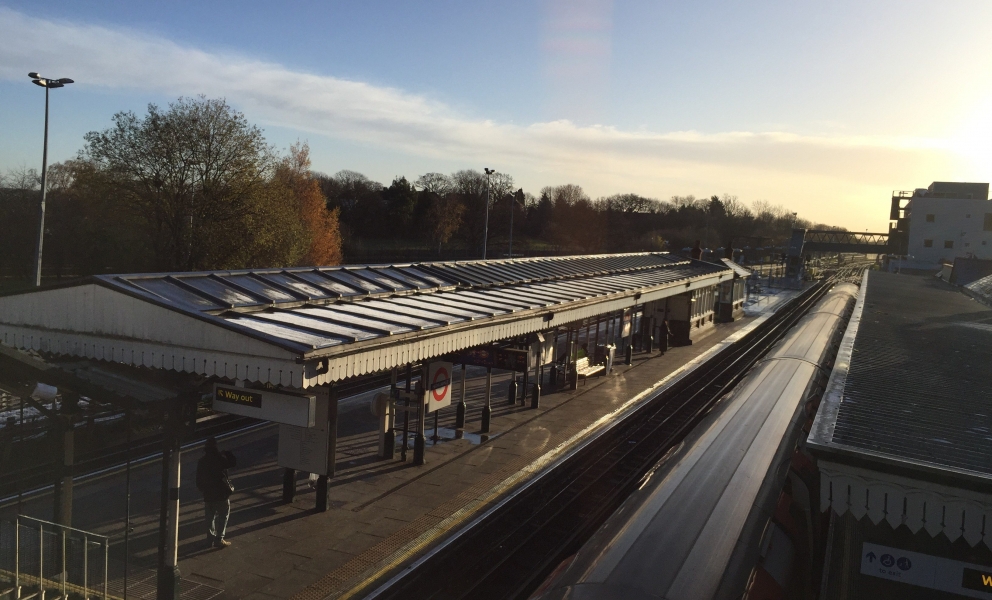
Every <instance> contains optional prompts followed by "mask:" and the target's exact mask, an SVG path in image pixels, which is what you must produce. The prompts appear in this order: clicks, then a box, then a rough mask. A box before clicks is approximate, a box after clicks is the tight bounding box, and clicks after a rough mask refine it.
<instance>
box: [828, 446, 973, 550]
mask: <svg viewBox="0 0 992 600" xmlns="http://www.w3.org/2000/svg"><path fill="white" fill-rule="evenodd" d="M818 466H819V469H820V510H821V511H825V510H827V509H828V508H829V509H832V510H833V511H834V512H835V513H837V514H838V515H843V514H844V513H846V512H848V511H850V513H851V514H852V515H853V516H854V518H855V519H858V520H861V518H862V517H864V516H865V515H867V516H868V518H869V519H871V522H872V523H874V524H876V525H877V524H879V523H881V522H882V520H883V519H884V520H885V521H886V522H888V524H889V525H890V526H892V528H893V529H895V528H896V527H899V526H900V525H905V526H906V527H908V528H909V530H910V531H912V532H913V533H917V532H919V531H920V530H921V529H924V530H926V532H927V533H928V534H930V536H931V537H936V536H937V535H938V534H940V533H943V534H944V535H946V536H947V539H949V540H950V541H952V542H954V541H956V540H957V539H958V538H960V537H963V538H964V539H965V541H966V542H968V543H969V544H970V545H972V546H975V545H977V544H978V543H980V542H981V543H984V544H985V545H986V546H987V547H989V548H992V526H990V527H986V523H989V524H992V495H989V494H984V493H981V492H977V491H973V490H967V489H962V488H956V487H951V486H947V485H942V484H938V483H931V482H929V481H923V480H920V479H911V478H909V477H902V476H899V475H894V474H889V473H885V472H881V471H874V470H869V469H864V468H860V467H856V466H853V465H845V464H841V463H834V462H830V461H825V460H820V461H819V462H818Z"/></svg>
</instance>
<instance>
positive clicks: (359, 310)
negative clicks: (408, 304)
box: [333, 302, 441, 330]
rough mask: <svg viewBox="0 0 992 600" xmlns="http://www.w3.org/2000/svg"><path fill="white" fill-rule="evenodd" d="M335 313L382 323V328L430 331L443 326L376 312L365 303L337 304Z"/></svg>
mask: <svg viewBox="0 0 992 600" xmlns="http://www.w3.org/2000/svg"><path fill="white" fill-rule="evenodd" d="M333 308H334V312H335V313H338V314H349V315H354V316H356V317H361V318H363V319H367V320H369V321H373V322H380V323H381V326H383V327H386V326H388V325H389V324H396V325H402V326H405V327H409V328H410V329H416V330H420V329H430V328H432V327H437V326H439V325H441V323H438V322H437V321H428V320H426V319H421V318H419V317H415V316H409V315H400V314H396V313H391V312H384V311H381V310H376V309H374V308H370V307H368V306H365V303H364V302H355V303H350V304H337V305H335V306H334V307H333Z"/></svg>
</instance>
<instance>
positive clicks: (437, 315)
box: [356, 298, 469, 325]
mask: <svg viewBox="0 0 992 600" xmlns="http://www.w3.org/2000/svg"><path fill="white" fill-rule="evenodd" d="M395 300H396V298H390V299H389V301H384V300H369V301H367V302H362V303H360V304H356V306H361V307H363V308H368V309H372V310H381V311H382V312H383V313H385V316H387V317H388V316H389V315H401V316H403V317H404V318H406V317H416V318H419V319H423V320H424V321H426V322H429V323H431V324H436V325H451V324H452V323H460V322H462V321H467V320H468V319H469V317H466V316H464V315H452V314H449V313H446V312H439V311H437V310H433V309H431V308H421V307H418V306H410V305H409V304H406V303H401V302H396V301H395Z"/></svg>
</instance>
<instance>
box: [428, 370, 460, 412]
mask: <svg viewBox="0 0 992 600" xmlns="http://www.w3.org/2000/svg"><path fill="white" fill-rule="evenodd" d="M453 372H454V365H452V364H451V363H450V362H432V363H431V364H430V367H428V369H427V384H428V385H427V398H426V404H427V412H434V411H436V410H439V409H442V408H445V407H447V406H451V382H452V378H451V374H452V373H453Z"/></svg>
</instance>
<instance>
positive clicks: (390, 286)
mask: <svg viewBox="0 0 992 600" xmlns="http://www.w3.org/2000/svg"><path fill="white" fill-rule="evenodd" d="M344 271H345V272H346V273H350V274H352V275H354V276H355V277H356V278H361V279H370V280H372V282H374V283H375V284H376V285H378V286H379V287H381V288H383V289H386V290H389V291H391V292H399V291H404V290H409V289H416V288H415V287H414V286H411V285H410V284H408V283H405V282H402V281H399V280H396V279H391V278H389V277H387V276H386V274H385V273H383V272H382V271H380V270H378V269H369V268H365V269H344Z"/></svg>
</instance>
